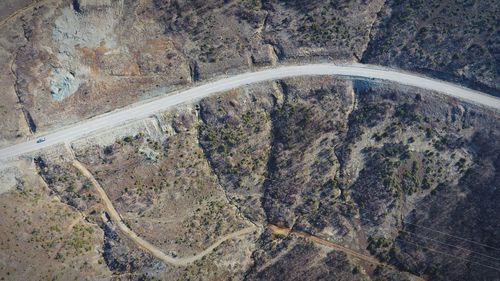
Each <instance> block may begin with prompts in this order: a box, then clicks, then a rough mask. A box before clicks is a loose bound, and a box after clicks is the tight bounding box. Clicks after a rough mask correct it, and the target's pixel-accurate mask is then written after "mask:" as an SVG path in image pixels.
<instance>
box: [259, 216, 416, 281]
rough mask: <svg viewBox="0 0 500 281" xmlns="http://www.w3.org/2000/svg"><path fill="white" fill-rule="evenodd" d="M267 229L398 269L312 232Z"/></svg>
mask: <svg viewBox="0 0 500 281" xmlns="http://www.w3.org/2000/svg"><path fill="white" fill-rule="evenodd" d="M268 227H269V229H270V230H271V231H272V232H273V233H274V234H278V235H289V234H290V233H293V234H295V235H297V236H299V237H303V238H306V239H309V240H311V241H312V242H314V243H316V244H319V245H323V246H326V247H328V248H332V249H334V250H337V251H341V252H343V253H345V254H347V255H349V256H352V257H356V258H358V259H360V260H363V261H366V262H368V263H371V264H374V265H380V266H385V267H390V268H392V269H394V270H396V271H399V270H398V269H397V268H395V267H394V266H393V265H390V264H387V263H384V262H380V261H379V260H378V259H376V258H374V257H372V256H368V255H364V254H361V253H358V252H356V251H354V250H351V249H349V248H347V247H344V246H342V245H340V244H337V243H334V242H331V241H328V240H326V239H323V238H320V237H318V236H315V235H312V234H309V233H306V232H303V231H297V230H293V229H289V228H285V227H279V226H276V225H272V224H270V225H268ZM405 274H407V275H408V276H409V277H410V278H412V279H413V280H418V281H425V279H424V278H422V277H420V276H416V275H413V274H411V273H409V272H405Z"/></svg>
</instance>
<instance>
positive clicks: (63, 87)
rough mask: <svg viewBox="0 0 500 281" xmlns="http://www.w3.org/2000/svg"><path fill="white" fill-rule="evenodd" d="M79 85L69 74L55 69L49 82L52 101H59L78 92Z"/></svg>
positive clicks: (63, 70) (60, 69) (64, 70)
mask: <svg viewBox="0 0 500 281" xmlns="http://www.w3.org/2000/svg"><path fill="white" fill-rule="evenodd" d="M79 84H80V83H78V81H76V80H75V76H74V75H73V74H72V73H71V72H69V71H67V70H66V69H62V68H56V69H55V70H54V71H53V73H52V77H51V80H50V95H51V96H52V98H53V99H54V100H56V101H61V100H63V99H65V98H66V97H69V96H71V95H72V94H74V93H75V92H76V90H78V86H79Z"/></svg>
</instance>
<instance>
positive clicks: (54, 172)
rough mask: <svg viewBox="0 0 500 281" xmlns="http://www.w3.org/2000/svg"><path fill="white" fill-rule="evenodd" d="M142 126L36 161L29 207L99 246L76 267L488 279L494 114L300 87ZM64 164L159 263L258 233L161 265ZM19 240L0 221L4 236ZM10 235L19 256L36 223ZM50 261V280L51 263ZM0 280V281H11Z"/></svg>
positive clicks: (328, 82) (493, 255) (251, 92)
mask: <svg viewBox="0 0 500 281" xmlns="http://www.w3.org/2000/svg"><path fill="white" fill-rule="evenodd" d="M151 122H152V123H151V124H155V123H156V125H147V126H146V127H142V129H140V128H141V126H139V127H138V128H139V131H138V132H141V131H142V132H141V133H134V134H132V135H128V136H127V135H126V136H125V137H120V138H119V139H118V140H117V141H114V140H113V138H108V137H105V135H106V133H104V135H103V136H102V137H100V136H97V137H95V138H90V139H88V140H82V141H79V142H75V143H74V144H73V145H72V148H71V150H72V151H73V152H74V154H73V153H68V152H67V151H68V150H67V148H66V149H64V148H61V150H58V151H52V152H50V151H48V152H46V153H45V154H43V155H41V158H38V159H37V160H36V167H37V171H38V173H39V174H40V175H41V176H42V178H43V180H44V182H45V183H46V184H47V188H45V191H43V192H45V194H47V195H44V196H47V197H42V198H47V199H43V200H45V201H44V202H46V203H44V204H49V205H51V204H56V203H54V202H56V201H54V200H55V198H57V202H59V201H60V202H61V203H62V204H65V205H66V206H70V208H71V209H72V210H74V211H75V212H77V213H80V214H81V216H83V217H84V218H85V220H86V221H87V223H89V224H90V225H91V226H92V227H93V228H95V230H94V231H93V232H92V233H101V234H99V237H100V238H99V239H98V240H96V241H95V242H92V243H90V244H89V246H90V245H91V246H90V247H95V249H97V255H98V256H97V257H95V258H94V259H95V260H98V261H100V263H97V262H95V263H91V264H90V265H89V266H96V264H99V265H106V268H107V269H106V270H107V271H109V272H111V273H112V274H115V275H116V276H125V275H126V276H128V277H127V278H131V279H138V280H142V279H144V278H160V279H165V278H166V279H170V280H187V279H189V280H213V279H231V278H233V279H246V280H269V279H273V280H290V279H301V280H318V279H321V280H323V279H328V280H421V279H422V278H423V279H429V280H449V278H450V276H451V278H453V279H454V280H494V279H495V278H497V277H498V270H497V268H498V266H499V264H498V254H499V253H498V250H497V249H498V248H500V245H498V239H496V237H498V235H499V233H498V229H499V227H498V226H499V225H498V223H499V222H498V219H497V216H496V214H497V213H498V211H499V210H498V204H496V202H497V201H498V199H499V198H498V190H497V189H498V188H497V184H496V182H497V181H498V163H499V161H498V157H499V150H498V147H499V144H498V141H497V140H498V139H499V138H498V134H499V124H500V123H499V120H498V115H497V114H496V113H494V112H491V111H489V110H487V109H484V108H478V107H476V106H473V105H470V104H466V103H463V102H459V101H457V100H454V99H451V98H447V97H442V96H440V95H436V94H434V93H429V92H424V91H421V90H418V89H413V88H406V87H405V88H402V87H396V86H391V85H386V84H374V83H372V82H367V81H357V80H354V81H346V80H338V79H334V78H331V77H308V78H295V79H286V80H282V81H276V82H269V83H262V84H258V85H254V86H247V87H244V88H241V89H237V90H233V91H230V92H227V93H223V94H220V95H216V96H213V97H210V98H206V99H204V100H202V101H201V102H199V103H198V104H195V105H193V106H186V107H184V108H181V109H177V110H175V111H171V112H165V113H163V114H160V115H158V116H156V118H155V119H154V120H152V121H151ZM144 124H146V123H144ZM148 124H149V123H148ZM136 132H137V131H136ZM108 134H109V133H108ZM58 155H62V156H58ZM73 157H76V159H78V160H79V161H80V162H81V163H83V165H85V166H86V167H87V169H88V170H89V171H91V173H92V174H93V176H94V177H95V179H96V180H97V181H98V182H99V183H100V185H101V186H102V187H103V188H104V189H105V191H106V193H107V194H108V196H109V198H110V199H111V201H112V202H113V204H114V206H115V208H116V209H117V210H118V212H119V213H120V215H121V217H122V218H123V220H124V222H125V223H126V224H127V225H128V227H129V228H130V229H131V230H133V231H134V232H135V233H137V235H139V236H140V237H142V238H144V239H145V240H147V241H149V242H150V243H152V244H153V245H154V246H156V247H157V248H159V249H160V250H162V251H163V252H164V253H166V254H168V255H170V256H172V257H185V256H191V255H195V254H196V253H198V252H200V251H202V250H203V249H205V248H207V247H208V246H209V245H210V244H212V243H214V242H215V241H217V240H218V239H219V238H220V237H222V236H224V235H227V234H229V233H232V232H235V231H237V230H239V229H243V228H245V227H248V226H252V225H255V226H256V229H257V231H256V232H254V233H253V234H251V235H245V236H242V237H240V238H238V239H231V240H228V241H226V242H224V243H223V244H222V245H221V246H219V247H217V248H216V249H215V251H214V252H213V253H211V254H210V255H208V256H206V257H204V258H202V259H200V260H198V261H196V262H195V263H193V264H190V265H188V266H184V267H183V266H172V265H170V264H165V263H163V262H162V261H160V260H158V259H156V258H154V257H153V256H151V255H150V254H149V253H148V252H147V251H144V250H143V249H141V248H140V247H138V246H137V245H136V244H135V243H134V242H133V241H132V240H130V239H129V238H128V237H127V235H125V234H124V233H122V232H121V231H120V230H119V229H116V227H115V226H114V225H113V223H112V222H110V221H109V217H108V216H107V215H106V212H107V211H106V209H105V208H103V206H102V203H101V199H100V198H99V195H98V194H97V193H96V192H95V190H94V189H93V187H92V185H91V184H90V183H89V180H88V179H86V178H85V177H84V176H82V174H81V173H79V172H78V170H75V168H74V167H73V166H72V165H71V161H72V160H71V159H73ZM33 176H34V175H33ZM34 177H35V178H36V176H34ZM16 178H19V179H22V177H20V176H17V177H16ZM18 185H19V186H20V187H19V188H18V189H17V190H13V191H10V192H9V193H8V194H9V195H8V196H6V195H2V197H0V198H1V200H2V202H5V203H3V204H4V205H5V206H6V205H7V204H8V203H7V202H9V201H10V200H12V199H10V198H11V197H12V196H21V198H23V197H22V194H23V193H24V191H23V190H24V188H23V187H21V186H23V182H22V181H21V183H20V184H18ZM35 190H38V189H35ZM37 192H38V193H39V192H40V191H37ZM61 203H57V204H61ZM34 206H36V205H34ZM32 208H34V207H28V206H26V207H22V209H23V210H31V209H32ZM48 210H50V209H48ZM37 212H41V213H43V214H44V216H47V215H48V213H47V212H48V211H47V210H46V211H41V210H39V209H37ZM58 225H62V226H65V225H67V223H66V222H63V221H61V222H59V223H58ZM19 227H21V226H20V225H16V224H15V223H14V221H13V220H12V221H10V220H9V221H7V222H6V223H5V225H4V226H3V229H12V231H13V232H12V233H17V232H19V231H21V230H20V229H19ZM23 227H24V228H26V227H27V229H25V230H22V232H24V233H27V234H26V237H27V238H26V239H24V240H22V241H21V240H19V239H21V237H19V238H14V237H11V238H7V237H9V236H3V237H2V243H7V242H8V241H11V242H9V243H13V242H12V241H16V242H15V243H17V244H19V245H28V246H27V247H29V245H32V243H34V242H32V241H33V239H35V238H33V237H35V236H36V235H37V233H38V232H36V231H35V230H36V229H42V230H43V231H48V230H47V229H46V228H47V227H49V225H47V226H45V225H42V224H41V223H39V222H38V221H37V222H34V223H33V225H30V226H23ZM32 228H33V229H32ZM96 231H97V232H96ZM50 235H52V234H50ZM30 237H31V238H30ZM36 237H38V236H36ZM85 237H86V236H85ZM6 239H10V240H6ZM36 239H38V240H39V241H40V243H49V242H48V241H49V240H47V239H48V238H47V237H46V236H43V237H41V238H40V237H39V238H36ZM92 239H97V237H96V238H92ZM38 240H37V241H38ZM84 241H86V240H84ZM82 243H84V242H82ZM9 245H10V244H9ZM47 245H49V246H47V247H49V249H51V247H56V245H57V244H50V243H49V244H47ZM78 245H80V244H78ZM9 247H10V246H9ZM75 247H79V246H75ZM84 248H85V247H84ZM85 249H86V248H85ZM91 249H93V248H89V250H87V251H92V250H91ZM343 249H346V250H343ZM94 253H95V252H94ZM11 255H14V256H16V257H21V256H22V255H21V253H16V252H13V253H11ZM72 257H73V256H72ZM75 258H76V259H77V260H78V261H80V262H81V261H83V260H84V256H82V257H80V258H79V257H78V256H76V257H75ZM24 259H26V260H30V259H37V257H36V256H26V257H24ZM51 262H53V263H54V266H55V268H54V272H55V273H57V274H54V275H57V276H65V275H64V274H66V273H63V272H64V271H61V269H60V268H61V266H62V265H61V264H60V262H61V261H59V260H58V259H56V258H54V259H53V260H51ZM3 263H4V264H6V265H11V263H10V262H8V261H7V260H3ZM58 264H59V266H57V265H58ZM87 264H88V263H87ZM24 266H27V265H26V264H24ZM7 268H8V267H4V268H3V269H2V270H1V272H2V274H3V275H2V276H6V275H5V274H6V272H9V274H14V275H12V276H14V277H16V278H20V276H21V275H19V274H21V273H22V271H13V270H11V269H7ZM7 270H8V271H7ZM100 270H103V269H100ZM106 274H109V273H106ZM6 277H7V276H6Z"/></svg>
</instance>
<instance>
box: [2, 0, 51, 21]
mask: <svg viewBox="0 0 500 281" xmlns="http://www.w3.org/2000/svg"><path fill="white" fill-rule="evenodd" d="M42 1H43V0H35V1H33V3H31V4H29V5H28V6H25V7H22V8H20V9H19V10H17V11H15V12H13V13H12V14H10V15H9V16H7V17H6V18H5V19H3V20H0V28H2V27H3V26H4V25H5V24H6V23H8V22H9V21H10V20H11V19H13V18H15V17H17V16H19V15H20V14H22V13H24V12H26V11H27V10H29V9H31V8H33V7H35V6H36V5H37V4H40V3H41V2H42Z"/></svg>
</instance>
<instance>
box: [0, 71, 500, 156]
mask: <svg viewBox="0 0 500 281" xmlns="http://www.w3.org/2000/svg"><path fill="white" fill-rule="evenodd" d="M313 75H336V76H349V77H360V78H370V79H380V80H387V81H392V82H395V83H399V84H403V85H408V86H415V87H419V88H423V89H428V90H432V91H436V92H439V93H443V94H445V95H448V96H452V97H455V98H458V99H461V100H465V101H468V102H471V103H474V104H478V105H484V106H487V107H492V108H495V109H500V99H499V98H496V97H493V96H491V95H487V94H483V93H481V92H478V91H474V90H471V89H467V88H463V87H460V86H457V85H454V84H451V83H448V82H444V81H439V80H435V79H431V78H427V77H423V76H421V75H417V74H411V73H407V72H402V71H399V70H398V71H396V70H391V69H387V68H382V67H379V66H373V65H363V64H350V65H336V64H326V63H325V64H308V65H295V66H281V67H277V68H271V69H265V70H260V71H256V72H248V73H244V74H239V75H235V76H232V77H228V78H223V79H220V80H217V81H214V82H209V83H206V84H203V85H200V86H197V87H194V88H191V89H189V90H186V91H182V92H178V93H176V94H173V95H169V96H165V97H162V98H158V99H154V100H150V101H148V102H145V103H138V104H134V105H131V106H129V107H126V108H124V109H118V110H115V111H113V112H110V113H106V114H103V115H99V116H96V117H94V118H91V119H88V120H84V121H82V122H79V123H77V124H74V125H72V126H70V127H67V128H64V129H61V130H58V131H55V132H52V133H50V134H47V135H46V141H45V142H43V143H36V140H30V141H27V142H24V143H20V144H16V145H13V146H9V147H6V148H3V149H0V161H6V160H9V159H14V158H16V157H18V156H21V155H23V154H25V153H29V152H33V151H36V150H39V149H42V148H45V147H48V146H52V145H54V144H58V143H63V142H71V141H73V140H76V139H78V138H81V137H83V136H86V135H90V134H92V133H94V132H95V131H98V130H103V129H106V128H112V127H115V126H117V125H121V124H124V123H127V122H130V121H135V120H139V119H144V118H146V117H149V116H151V115H152V114H154V113H157V112H160V111H164V110H166V109H168V108H170V107H173V106H175V105H178V104H181V103H186V102H192V101H195V100H199V99H201V98H204V97H206V96H209V95H211V94H214V93H218V92H223V91H227V90H230V89H233V88H237V87H240V86H243V85H247V84H252V83H257V82H263V81H269V80H276V79H283V78H287V77H296V76H313Z"/></svg>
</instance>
